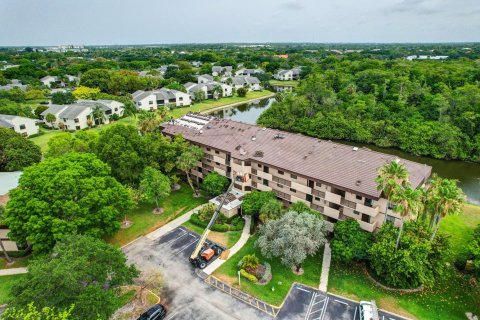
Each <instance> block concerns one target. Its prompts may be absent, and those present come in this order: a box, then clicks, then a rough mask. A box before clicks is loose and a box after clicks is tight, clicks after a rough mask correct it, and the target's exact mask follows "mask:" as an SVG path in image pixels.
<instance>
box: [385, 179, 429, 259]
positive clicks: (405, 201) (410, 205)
mask: <svg viewBox="0 0 480 320" xmlns="http://www.w3.org/2000/svg"><path fill="white" fill-rule="evenodd" d="M422 195H423V193H422V191H421V190H419V189H413V188H412V187H411V186H410V184H407V185H406V186H405V187H401V186H396V187H395V191H394V192H393V193H392V197H391V199H392V201H393V202H394V203H395V204H396V206H395V209H394V210H395V212H397V213H398V214H399V215H400V216H401V221H400V230H399V231H398V237H397V242H396V244H395V250H397V249H398V244H399V243H400V237H401V236H402V232H403V223H404V221H405V218H414V217H417V216H418V214H419V213H420V211H421V210H422V205H423V199H422Z"/></svg>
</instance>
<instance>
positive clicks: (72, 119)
mask: <svg viewBox="0 0 480 320" xmlns="http://www.w3.org/2000/svg"><path fill="white" fill-rule="evenodd" d="M97 107H100V109H101V110H102V111H103V114H104V117H103V118H95V117H94V115H93V113H94V110H95V108H97ZM123 112H124V104H123V103H121V102H118V101H114V100H78V101H77V102H75V103H73V104H66V105H56V104H52V105H50V106H49V107H48V109H46V110H45V111H43V112H42V113H41V116H42V119H43V120H44V122H45V124H46V125H47V126H49V127H53V128H56V129H58V128H63V129H65V130H71V131H73V130H81V129H85V128H88V127H89V126H90V125H94V124H101V123H109V122H110V121H111V120H112V117H114V115H116V117H121V116H123ZM49 113H51V114H53V115H54V116H55V121H54V122H53V123H50V122H48V121H47V119H46V118H47V114H49Z"/></svg>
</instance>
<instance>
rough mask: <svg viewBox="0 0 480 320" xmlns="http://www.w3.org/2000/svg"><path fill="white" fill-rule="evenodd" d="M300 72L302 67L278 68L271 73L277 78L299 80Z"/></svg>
mask: <svg viewBox="0 0 480 320" xmlns="http://www.w3.org/2000/svg"><path fill="white" fill-rule="evenodd" d="M301 73H302V67H295V68H293V69H289V70H279V71H278V72H277V73H275V74H274V75H273V77H274V78H275V79H277V80H282V81H288V80H300V75H301Z"/></svg>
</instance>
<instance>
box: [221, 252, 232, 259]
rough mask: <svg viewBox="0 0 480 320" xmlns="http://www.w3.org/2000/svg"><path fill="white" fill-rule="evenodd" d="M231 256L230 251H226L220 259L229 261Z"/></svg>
mask: <svg viewBox="0 0 480 320" xmlns="http://www.w3.org/2000/svg"><path fill="white" fill-rule="evenodd" d="M229 255H230V250H228V249H227V250H225V251H222V254H221V255H220V259H222V260H227V259H228V256H229Z"/></svg>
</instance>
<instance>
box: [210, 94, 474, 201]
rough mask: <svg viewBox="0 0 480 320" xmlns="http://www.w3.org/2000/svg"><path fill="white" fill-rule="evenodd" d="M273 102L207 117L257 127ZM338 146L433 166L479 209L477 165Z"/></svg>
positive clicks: (239, 106) (232, 108)
mask: <svg viewBox="0 0 480 320" xmlns="http://www.w3.org/2000/svg"><path fill="white" fill-rule="evenodd" d="M272 96H273V94H272ZM274 100H275V99H273V98H269V99H267V98H264V99H260V100H258V101H255V102H250V103H237V104H235V105H230V106H223V107H221V108H216V109H212V110H209V111H207V113H208V114H210V115H212V116H215V117H219V118H225V119H231V120H235V121H241V122H245V123H250V124H256V122H257V119H258V117H259V116H260V115H261V114H262V112H263V111H265V110H266V109H268V108H269V107H270V106H271V105H272V103H273V102H274ZM336 142H338V143H342V144H347V145H352V146H356V147H365V148H368V149H371V150H374V151H378V152H383V153H387V154H391V155H396V156H398V157H400V158H404V159H408V160H411V161H415V162H419V163H425V164H427V165H429V166H431V167H432V171H433V172H434V173H436V174H438V175H439V176H441V177H444V178H449V179H456V180H458V185H459V186H460V188H462V190H463V191H464V192H465V194H466V195H467V198H468V202H469V203H472V204H476V205H480V164H478V163H473V162H467V161H456V160H441V159H434V158H429V157H419V156H414V155H412V154H409V153H406V152H403V151H401V150H398V149H394V148H381V147H377V146H375V145H371V144H362V143H355V142H350V141H336Z"/></svg>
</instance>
